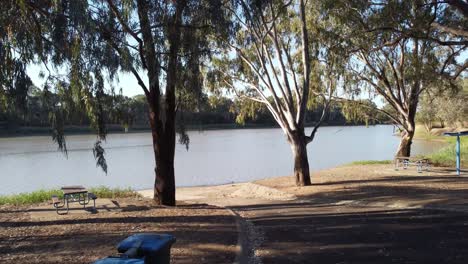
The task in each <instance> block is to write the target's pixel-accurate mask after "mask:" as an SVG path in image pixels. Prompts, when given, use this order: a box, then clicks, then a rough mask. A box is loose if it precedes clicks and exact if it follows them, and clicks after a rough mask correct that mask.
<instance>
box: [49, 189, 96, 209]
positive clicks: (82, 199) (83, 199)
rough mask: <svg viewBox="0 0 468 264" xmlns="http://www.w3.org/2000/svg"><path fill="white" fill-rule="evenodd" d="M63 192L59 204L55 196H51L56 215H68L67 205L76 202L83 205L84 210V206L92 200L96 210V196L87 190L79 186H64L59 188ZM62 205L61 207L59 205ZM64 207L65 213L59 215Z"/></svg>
mask: <svg viewBox="0 0 468 264" xmlns="http://www.w3.org/2000/svg"><path fill="white" fill-rule="evenodd" d="M61 190H62V192H63V201H62V202H61V201H60V200H59V199H58V197H57V196H55V195H54V196H52V203H53V204H54V207H55V208H56V210H57V214H68V211H69V209H70V208H69V204H70V203H75V202H78V203H79V204H80V205H83V209H86V205H87V204H89V202H90V200H93V202H94V206H93V208H94V209H95V208H96V198H97V197H96V195H94V194H93V193H89V192H88V189H86V188H85V187H83V186H81V185H74V186H64V187H62V188H61ZM60 203H62V205H60ZM64 206H66V208H67V209H66V211H65V212H64V213H59V209H60V208H63V207H64Z"/></svg>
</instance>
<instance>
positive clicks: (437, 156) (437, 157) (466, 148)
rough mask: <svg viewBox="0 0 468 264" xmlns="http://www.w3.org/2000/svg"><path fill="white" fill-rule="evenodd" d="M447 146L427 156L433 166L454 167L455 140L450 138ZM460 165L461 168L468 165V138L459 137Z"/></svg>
mask: <svg viewBox="0 0 468 264" xmlns="http://www.w3.org/2000/svg"><path fill="white" fill-rule="evenodd" d="M449 141H450V143H449V145H448V146H446V147H443V148H442V149H440V150H438V151H436V152H434V153H432V154H429V155H427V157H428V158H429V159H430V160H431V162H432V163H433V164H434V165H435V166H446V167H454V166H455V165H456V151H455V144H456V143H455V138H451V139H450V140H449ZM460 141H461V146H460V147H461V148H460V149H461V164H462V167H467V165H468V138H467V137H461V138H460Z"/></svg>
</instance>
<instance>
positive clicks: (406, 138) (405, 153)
mask: <svg viewBox="0 0 468 264" xmlns="http://www.w3.org/2000/svg"><path fill="white" fill-rule="evenodd" d="M413 137H414V131H404V132H403V135H402V136H401V140H400V145H399V146H398V150H397V153H396V155H395V156H397V157H409V156H410V155H411V144H412V143H413Z"/></svg>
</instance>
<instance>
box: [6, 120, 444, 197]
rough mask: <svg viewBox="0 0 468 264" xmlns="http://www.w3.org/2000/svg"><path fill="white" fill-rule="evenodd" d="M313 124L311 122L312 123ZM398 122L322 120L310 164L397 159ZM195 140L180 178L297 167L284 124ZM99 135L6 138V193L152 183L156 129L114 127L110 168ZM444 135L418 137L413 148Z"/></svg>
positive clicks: (179, 163) (244, 176)
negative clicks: (102, 161) (100, 163)
mask: <svg viewBox="0 0 468 264" xmlns="http://www.w3.org/2000/svg"><path fill="white" fill-rule="evenodd" d="M309 130H310V129H308V131H309ZM392 130H393V128H392V126H373V127H369V128H366V127H361V126H357V127H322V128H320V129H319V131H318V133H317V135H316V139H315V140H314V142H312V143H311V144H309V146H308V154H309V163H310V167H311V170H314V171H315V170H320V169H324V168H330V167H334V166H337V165H340V164H344V163H348V162H351V161H356V160H384V159H391V158H392V156H393V154H394V152H395V151H396V148H397V146H398V142H399V139H398V137H395V136H393V135H392ZM189 135H190V148H189V150H188V151H187V150H186V149H185V146H182V145H178V146H177V148H176V162H175V169H176V184H177V186H196V185H214V184H223V183H229V182H242V181H250V180H255V179H261V178H266V177H272V176H284V175H290V174H291V173H292V166H293V162H292V154H291V150H290V148H289V145H288V144H287V142H286V139H285V136H284V134H283V133H282V131H281V130H280V129H242V130H239V129H238V130H211V131H203V132H198V131H192V132H190V133H189ZM94 141H95V136H92V135H79V136H69V137H67V146H68V158H66V157H65V156H64V155H63V154H61V153H60V152H58V151H57V147H56V145H54V143H53V142H52V140H51V138H50V137H43V136H35V137H18V138H0V180H1V184H0V194H12V193H19V192H28V191H33V190H37V189H40V188H45V189H50V188H56V187H60V186H63V185H75V184H80V185H85V186H99V185H106V186H111V187H129V186H130V187H132V188H134V189H144V188H151V187H152V185H153V181H154V157H153V152H152V146H151V134H150V133H135V134H112V135H109V136H108V139H107V142H106V144H105V149H106V158H107V163H108V166H109V167H108V174H107V175H106V174H104V173H103V172H102V171H101V169H100V168H96V166H95V164H96V163H95V161H94V158H93V153H92V151H91V148H92V146H93V143H94ZM443 145H444V144H443V143H437V142H426V141H415V142H414V143H413V153H414V154H424V153H429V152H432V151H434V150H437V149H438V148H440V147H442V146H443Z"/></svg>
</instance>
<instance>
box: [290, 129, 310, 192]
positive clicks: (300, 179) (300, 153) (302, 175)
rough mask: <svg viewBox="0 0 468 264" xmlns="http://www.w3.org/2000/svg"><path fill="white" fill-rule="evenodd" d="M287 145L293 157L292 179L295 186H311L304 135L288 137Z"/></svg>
mask: <svg viewBox="0 0 468 264" xmlns="http://www.w3.org/2000/svg"><path fill="white" fill-rule="evenodd" d="M289 144H290V145H291V149H292V152H293V157H294V178H295V179H296V185H297V186H308V185H311V181H310V171H309V160H308V158H307V142H306V138H305V136H304V134H303V133H302V134H299V133H298V134H295V135H292V136H290V137H289Z"/></svg>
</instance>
